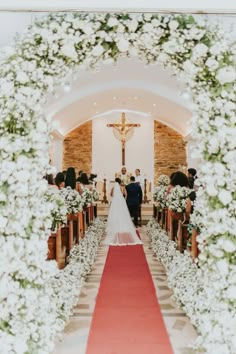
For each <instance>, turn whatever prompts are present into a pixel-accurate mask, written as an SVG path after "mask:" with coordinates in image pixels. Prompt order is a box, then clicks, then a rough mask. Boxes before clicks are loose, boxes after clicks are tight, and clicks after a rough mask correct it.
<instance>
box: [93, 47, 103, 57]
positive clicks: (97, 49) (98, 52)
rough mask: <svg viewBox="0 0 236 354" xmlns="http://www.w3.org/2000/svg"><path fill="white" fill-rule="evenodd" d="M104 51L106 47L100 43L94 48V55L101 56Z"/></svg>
mask: <svg viewBox="0 0 236 354" xmlns="http://www.w3.org/2000/svg"><path fill="white" fill-rule="evenodd" d="M103 52H104V48H103V47H102V46H101V45H100V44H98V45H96V46H95V47H94V48H93V50H92V55H93V56H94V57H99V56H100V55H101V54H102V53H103Z"/></svg>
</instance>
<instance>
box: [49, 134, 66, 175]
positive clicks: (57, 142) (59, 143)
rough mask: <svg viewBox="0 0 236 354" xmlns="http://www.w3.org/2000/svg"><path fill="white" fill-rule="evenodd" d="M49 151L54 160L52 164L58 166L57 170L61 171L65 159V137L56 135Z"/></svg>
mask: <svg viewBox="0 0 236 354" xmlns="http://www.w3.org/2000/svg"><path fill="white" fill-rule="evenodd" d="M49 153H50V158H51V160H52V165H53V166H55V167H56V170H57V172H61V171H62V161H63V139H61V138H58V137H55V136H54V137H53V139H52V142H51V146H50V149H49ZM57 172H56V173H57Z"/></svg>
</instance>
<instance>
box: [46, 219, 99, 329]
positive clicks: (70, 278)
mask: <svg viewBox="0 0 236 354" xmlns="http://www.w3.org/2000/svg"><path fill="white" fill-rule="evenodd" d="M104 230H105V223H104V221H101V220H100V219H98V218H97V219H96V220H95V221H94V222H93V223H92V224H91V225H90V226H89V228H88V230H87V231H86V232H85V236H84V238H83V239H82V240H81V241H80V243H79V244H76V245H75V246H74V247H73V248H72V250H71V252H70V255H69V257H68V264H67V266H66V267H65V268H64V269H62V270H60V271H58V273H57V274H56V275H55V277H53V278H52V279H50V281H49V284H48V286H49V287H50V288H52V292H53V294H52V301H54V302H55V304H56V308H57V322H58V323H59V326H60V331H62V330H63V328H64V327H65V325H66V323H67V321H68V319H69V317H70V315H72V314H73V307H74V306H75V305H76V304H77V302H78V298H79V294H80V289H81V287H82V286H83V284H84V281H85V278H86V276H87V275H88V273H89V272H90V271H91V269H92V266H93V263H94V261H95V257H96V253H97V250H98V247H99V244H100V241H101V238H102V235H103V233H104Z"/></svg>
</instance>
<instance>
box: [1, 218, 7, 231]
mask: <svg viewBox="0 0 236 354" xmlns="http://www.w3.org/2000/svg"><path fill="white" fill-rule="evenodd" d="M6 225H7V218H5V217H4V216H2V215H0V228H1V229H3V228H4V227H6Z"/></svg>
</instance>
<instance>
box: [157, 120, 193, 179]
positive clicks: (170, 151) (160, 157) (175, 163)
mask: <svg viewBox="0 0 236 354" xmlns="http://www.w3.org/2000/svg"><path fill="white" fill-rule="evenodd" d="M186 164H187V162H186V143H185V141H184V139H183V137H182V136H181V135H180V134H179V133H177V132H176V131H175V130H173V129H171V128H169V127H167V126H166V125H165V124H162V123H160V122H158V121H155V122H154V169H155V173H154V185H156V183H157V178H158V176H160V175H161V174H166V175H168V176H170V175H171V173H173V172H175V171H177V170H179V165H182V166H183V165H185V166H186Z"/></svg>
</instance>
